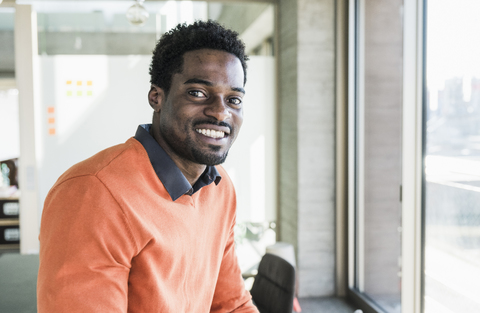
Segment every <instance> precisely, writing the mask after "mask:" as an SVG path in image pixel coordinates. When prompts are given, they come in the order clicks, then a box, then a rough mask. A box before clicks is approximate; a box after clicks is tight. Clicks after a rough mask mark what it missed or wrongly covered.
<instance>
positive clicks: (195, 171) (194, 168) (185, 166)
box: [150, 130, 207, 186]
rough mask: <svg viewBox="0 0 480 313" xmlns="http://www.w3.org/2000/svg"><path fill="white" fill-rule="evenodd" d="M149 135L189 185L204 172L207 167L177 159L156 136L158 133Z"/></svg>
mask: <svg viewBox="0 0 480 313" xmlns="http://www.w3.org/2000/svg"><path fill="white" fill-rule="evenodd" d="M150 134H151V135H152V136H153V138H155V141H157V143H158V144H159V145H160V147H162V149H163V150H164V151H165V152H166V153H167V154H168V156H169V157H170V158H171V159H172V161H173V162H174V163H175V165H176V166H177V167H178V169H179V170H180V171H181V172H182V174H183V176H185V178H186V179H187V180H188V182H189V183H190V185H191V186H193V185H194V184H195V183H196V182H197V180H198V179H199V178H200V176H201V175H202V174H203V172H205V168H206V167H207V166H206V165H204V164H198V163H195V162H192V161H190V160H186V159H184V158H181V157H179V156H178V155H177V154H176V153H175V152H174V151H173V150H172V149H171V148H170V146H169V145H168V144H167V143H166V142H165V141H164V140H163V138H162V137H161V136H160V135H157V134H158V132H155V131H152V130H150Z"/></svg>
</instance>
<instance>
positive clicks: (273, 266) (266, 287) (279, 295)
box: [250, 253, 295, 313]
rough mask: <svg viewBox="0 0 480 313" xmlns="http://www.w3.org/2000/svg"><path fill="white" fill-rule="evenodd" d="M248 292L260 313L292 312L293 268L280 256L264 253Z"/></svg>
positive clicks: (293, 294)
mask: <svg viewBox="0 0 480 313" xmlns="http://www.w3.org/2000/svg"><path fill="white" fill-rule="evenodd" d="M250 293H251V294H252V299H253V303H254V304H255V305H256V306H257V308H258V310H259V311H260V313H292V309H293V298H294V296H295V268H294V267H293V266H292V265H291V264H290V263H288V262H287V261H285V260H284V259H282V258H281V257H278V256H276V255H273V254H269V253H267V254H265V255H264V256H263V257H262V260H261V261H260V264H259V265H258V274H257V276H255V281H254V282H253V286H252V289H251V290H250Z"/></svg>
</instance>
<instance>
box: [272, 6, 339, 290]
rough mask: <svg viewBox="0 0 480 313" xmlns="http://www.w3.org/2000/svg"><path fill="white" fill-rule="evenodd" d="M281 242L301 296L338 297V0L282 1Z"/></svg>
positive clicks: (280, 91) (280, 15) (280, 54)
mask: <svg viewBox="0 0 480 313" xmlns="http://www.w3.org/2000/svg"><path fill="white" fill-rule="evenodd" d="M278 18H279V23H278V25H279V74H280V78H279V79H280V81H279V97H280V98H279V106H280V108H279V109H280V113H279V114H280V116H279V163H280V166H279V178H280V182H279V189H280V196H279V200H280V201H279V202H280V204H279V240H281V241H286V242H290V243H292V244H293V245H294V246H295V248H296V253H297V267H298V269H297V270H298V274H299V295H300V296H328V295H333V294H334V293H335V219H334V217H335V203H334V198H335V96H334V94H335V1H333V0H296V1H280V2H279V16H278Z"/></svg>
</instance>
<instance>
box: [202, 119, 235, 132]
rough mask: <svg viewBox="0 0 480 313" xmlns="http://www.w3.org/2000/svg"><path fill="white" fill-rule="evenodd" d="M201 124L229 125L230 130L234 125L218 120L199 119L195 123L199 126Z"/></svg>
mask: <svg viewBox="0 0 480 313" xmlns="http://www.w3.org/2000/svg"><path fill="white" fill-rule="evenodd" d="M200 124H211V125H216V126H223V127H228V129H230V132H231V131H232V126H231V125H230V124H228V123H227V122H219V121H216V120H210V119H209V120H198V121H195V122H194V123H193V126H197V125H200Z"/></svg>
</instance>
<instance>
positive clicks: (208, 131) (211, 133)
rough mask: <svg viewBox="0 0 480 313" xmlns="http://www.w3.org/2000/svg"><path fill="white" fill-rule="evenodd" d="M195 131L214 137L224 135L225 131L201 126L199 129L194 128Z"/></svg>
mask: <svg viewBox="0 0 480 313" xmlns="http://www.w3.org/2000/svg"><path fill="white" fill-rule="evenodd" d="M196 131H197V133H199V134H202V135H204V136H207V137H210V138H214V139H217V138H223V137H225V132H223V131H218V130H214V129H205V128H201V129H196Z"/></svg>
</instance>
